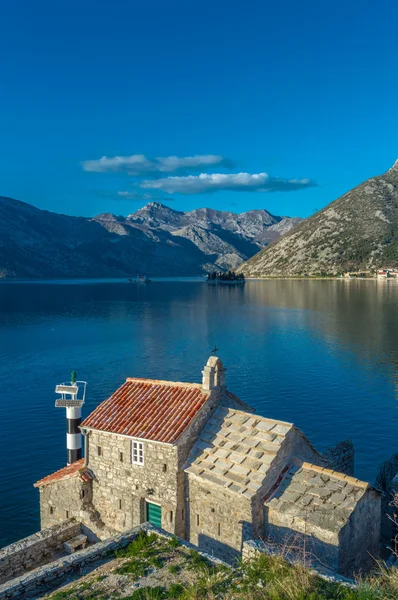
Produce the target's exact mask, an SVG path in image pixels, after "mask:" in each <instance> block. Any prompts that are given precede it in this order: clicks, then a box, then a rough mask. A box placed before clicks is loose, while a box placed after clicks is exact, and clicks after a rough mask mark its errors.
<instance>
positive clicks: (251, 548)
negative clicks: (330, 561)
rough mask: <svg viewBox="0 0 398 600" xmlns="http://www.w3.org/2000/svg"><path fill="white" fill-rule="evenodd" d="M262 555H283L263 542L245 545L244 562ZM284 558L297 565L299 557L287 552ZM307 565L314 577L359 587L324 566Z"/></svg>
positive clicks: (250, 542)
mask: <svg viewBox="0 0 398 600" xmlns="http://www.w3.org/2000/svg"><path fill="white" fill-rule="evenodd" d="M262 553H264V554H268V555H270V556H275V555H279V556H280V555H281V551H280V548H278V547H276V546H275V545H274V544H269V543H266V542H264V541H262V540H248V541H246V542H244V543H243V548H242V560H243V561H248V560H252V559H255V558H256V557H257V556H258V555H259V554H262ZM282 556H283V559H284V560H286V562H288V563H290V564H295V563H297V560H298V557H297V555H296V554H294V553H293V552H291V553H289V552H287V553H286V552H285V553H283V554H282ZM306 564H307V566H308V568H309V569H310V572H311V573H312V574H313V575H316V576H317V577H320V578H321V579H325V580H326V581H332V582H334V583H340V584H342V585H344V586H346V587H350V588H353V589H355V588H357V585H356V584H355V582H354V580H352V579H349V578H347V577H343V576H342V575H336V574H335V573H331V572H330V571H329V570H328V569H326V568H325V567H324V566H319V565H318V566H317V568H314V565H312V564H311V563H309V562H307V563H306Z"/></svg>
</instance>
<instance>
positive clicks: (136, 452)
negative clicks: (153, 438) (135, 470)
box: [131, 441, 144, 465]
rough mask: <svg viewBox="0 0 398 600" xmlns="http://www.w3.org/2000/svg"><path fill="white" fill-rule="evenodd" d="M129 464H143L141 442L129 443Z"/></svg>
mask: <svg viewBox="0 0 398 600" xmlns="http://www.w3.org/2000/svg"><path fill="white" fill-rule="evenodd" d="M131 462H132V463H133V465H143V464H144V444H143V443H142V442H135V441H132V442H131Z"/></svg>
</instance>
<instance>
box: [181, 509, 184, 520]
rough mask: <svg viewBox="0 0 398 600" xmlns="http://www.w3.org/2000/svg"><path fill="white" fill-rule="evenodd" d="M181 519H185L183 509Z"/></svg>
mask: <svg viewBox="0 0 398 600" xmlns="http://www.w3.org/2000/svg"><path fill="white" fill-rule="evenodd" d="M181 519H182V520H184V511H183V510H182V511H181Z"/></svg>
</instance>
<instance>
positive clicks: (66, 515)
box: [65, 510, 69, 519]
mask: <svg viewBox="0 0 398 600" xmlns="http://www.w3.org/2000/svg"><path fill="white" fill-rule="evenodd" d="M65 517H66V518H67V519H69V510H66V511H65Z"/></svg>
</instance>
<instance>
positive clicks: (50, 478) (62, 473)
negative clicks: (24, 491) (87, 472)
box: [33, 458, 84, 487]
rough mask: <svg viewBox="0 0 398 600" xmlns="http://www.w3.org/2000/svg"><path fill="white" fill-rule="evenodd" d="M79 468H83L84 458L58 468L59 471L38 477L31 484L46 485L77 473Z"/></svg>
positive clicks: (35, 485)
mask: <svg viewBox="0 0 398 600" xmlns="http://www.w3.org/2000/svg"><path fill="white" fill-rule="evenodd" d="M81 469H84V458H81V459H80V460H77V461H76V462H74V463H72V464H71V465H68V466H67V467H64V468H63V469H60V470H59V471H56V472H55V473H51V475H47V477H44V478H43V479H40V480H39V481H37V482H36V483H35V484H33V485H34V487H40V486H42V485H46V484H47V483H53V482H54V481H58V480H60V479H66V478H69V477H73V475H76V474H78V473H79V471H80V470H81Z"/></svg>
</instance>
